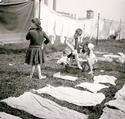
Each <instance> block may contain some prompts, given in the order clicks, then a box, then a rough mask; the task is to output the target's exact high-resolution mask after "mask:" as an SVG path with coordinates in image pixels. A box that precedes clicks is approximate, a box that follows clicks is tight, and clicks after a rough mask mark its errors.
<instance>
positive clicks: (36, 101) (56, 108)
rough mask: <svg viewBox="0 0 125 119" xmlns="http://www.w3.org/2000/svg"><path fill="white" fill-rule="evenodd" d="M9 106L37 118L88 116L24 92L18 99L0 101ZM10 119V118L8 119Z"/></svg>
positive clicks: (79, 118)
mask: <svg viewBox="0 0 125 119" xmlns="http://www.w3.org/2000/svg"><path fill="white" fill-rule="evenodd" d="M2 102H5V103H7V104H8V105H9V106H11V107H13V108H16V109H20V110H23V111H26V112H28V113H30V114H32V115H34V116H36V117H38V118H45V119H87V118H88V116H87V115H85V114H83V113H80V112H76V111H74V110H71V109H68V108H66V107H63V106H60V105H58V104H56V103H55V102H53V101H51V100H48V99H46V98H43V97H41V96H39V95H36V94H33V93H31V92H25V93H24V94H23V95H21V96H19V97H9V98H7V99H4V100H2ZM10 119H11V118H10ZM14 119H15V118H14Z"/></svg>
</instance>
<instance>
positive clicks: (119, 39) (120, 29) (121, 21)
mask: <svg viewBox="0 0 125 119" xmlns="http://www.w3.org/2000/svg"><path fill="white" fill-rule="evenodd" d="M121 22H122V20H121V19H120V24H119V40H120V39H121Z"/></svg>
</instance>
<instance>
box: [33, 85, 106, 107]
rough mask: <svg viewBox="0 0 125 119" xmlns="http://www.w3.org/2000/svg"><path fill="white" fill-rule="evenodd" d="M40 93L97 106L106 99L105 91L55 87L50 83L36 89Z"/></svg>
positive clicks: (73, 102)
mask: <svg viewBox="0 0 125 119" xmlns="http://www.w3.org/2000/svg"><path fill="white" fill-rule="evenodd" d="M34 91H35V92H36V93H39V94H48V95H51V96H53V97H54V98H56V99H58V100H60V101H66V102H68V103H72V104H75V105H78V106H96V105H97V104H100V103H101V102H102V101H103V100H104V99H105V95H104V94H103V93H91V92H89V91H82V90H78V89H75V88H71V87H63V86H59V87H54V86H51V85H48V86H46V87H44V88H41V89H38V90H34Z"/></svg>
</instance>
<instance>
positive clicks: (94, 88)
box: [76, 82, 109, 93]
mask: <svg viewBox="0 0 125 119" xmlns="http://www.w3.org/2000/svg"><path fill="white" fill-rule="evenodd" d="M76 87H82V88H86V89H88V90H89V91H91V92H93V93H97V92H98V91H100V90H101V89H104V88H108V87H109V86H106V85H103V84H98V83H89V82H84V83H80V84H78V85H76Z"/></svg>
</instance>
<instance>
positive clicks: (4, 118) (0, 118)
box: [0, 112, 21, 119]
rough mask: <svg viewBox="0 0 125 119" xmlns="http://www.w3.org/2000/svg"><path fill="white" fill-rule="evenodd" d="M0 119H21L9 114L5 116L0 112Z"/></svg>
mask: <svg viewBox="0 0 125 119" xmlns="http://www.w3.org/2000/svg"><path fill="white" fill-rule="evenodd" d="M0 119H21V118H20V117H17V116H14V115H11V114H7V113H5V112H0Z"/></svg>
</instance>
